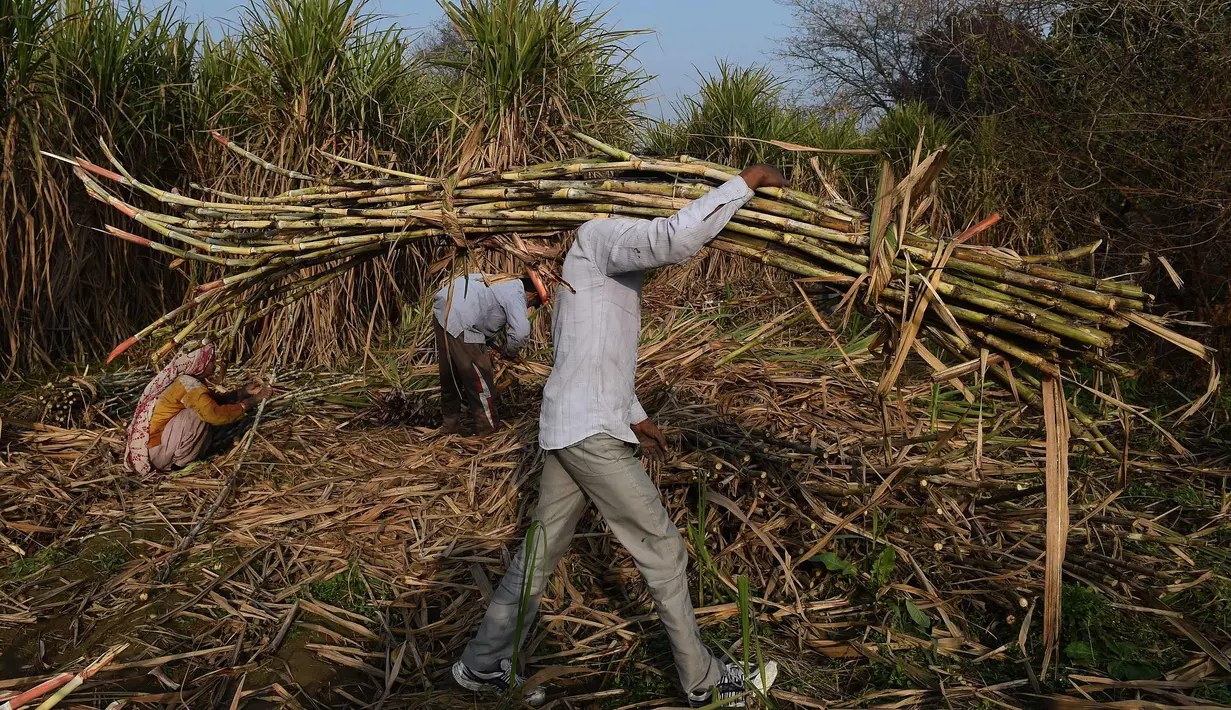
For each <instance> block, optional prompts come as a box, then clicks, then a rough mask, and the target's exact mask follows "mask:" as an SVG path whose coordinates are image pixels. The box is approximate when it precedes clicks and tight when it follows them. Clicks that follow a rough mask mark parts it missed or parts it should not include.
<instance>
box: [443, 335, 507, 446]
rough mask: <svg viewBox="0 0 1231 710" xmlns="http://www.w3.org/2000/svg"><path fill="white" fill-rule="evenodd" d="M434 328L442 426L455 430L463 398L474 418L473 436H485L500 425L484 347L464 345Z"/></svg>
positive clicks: (493, 380) (459, 420)
mask: <svg viewBox="0 0 1231 710" xmlns="http://www.w3.org/2000/svg"><path fill="white" fill-rule="evenodd" d="M433 325H435V326H436V351H437V357H438V359H439V361H440V409H441V413H442V416H443V418H444V425H445V426H449V425H452V426H454V427H456V426H457V425H458V424H459V423H460V422H461V418H462V398H463V397H465V398H466V404H467V405H468V406H469V407H470V414H471V416H473V417H474V430H475V433H476V434H486V433H488V432H490V431H492V430H493V429H495V428H496V427H497V426H498V425H499V424H500V413H499V411H498V410H497V407H496V383H495V374H494V372H493V370H492V358H491V355H490V354H488V352H487V346H486V345H481V344H478V343H467V342H466V341H464V340H462V339H461V338H458V337H456V336H452V335H449V334H448V333H446V332H445V329H444V328H441V327H440V323H434V324H433Z"/></svg>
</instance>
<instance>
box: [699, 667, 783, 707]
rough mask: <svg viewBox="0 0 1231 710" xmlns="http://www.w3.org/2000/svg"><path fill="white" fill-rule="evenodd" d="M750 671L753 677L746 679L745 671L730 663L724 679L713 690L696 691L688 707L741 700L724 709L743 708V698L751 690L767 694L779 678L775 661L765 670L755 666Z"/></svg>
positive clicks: (723, 675)
mask: <svg viewBox="0 0 1231 710" xmlns="http://www.w3.org/2000/svg"><path fill="white" fill-rule="evenodd" d="M750 670H751V671H752V675H750V676H747V677H745V676H744V671H743V669H742V668H740V667H739V665H738V664H735V663H728V664H727V666H726V670H725V671H723V674H722V677H721V678H719V679H718V683H716V684H715V685H714V687H713V688H710V689H708V690H694V691H692V692H691V693H689V694H688V707H690V708H703V707H705V706H706V705H710V704H712V703H720V702H722V701H724V700H730V699H731V698H739V699H738V700H736V701H734V702H730V703H727V704H725V705H723V707H724V708H742V707H744V698H743V697H741V696H743V695H744V694H745V693H746V692H748V691H749V690H757V691H760V692H761V693H766V692H768V691H769V689H770V687H771V686H772V685H773V684H774V681H775V680H777V678H778V664H777V663H774V662H773V661H769V662H767V663H766V664H765V668H764V669H761V668H758V667H756V666H753V667H752V668H751V669H750Z"/></svg>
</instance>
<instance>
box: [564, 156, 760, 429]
mask: <svg viewBox="0 0 1231 710" xmlns="http://www.w3.org/2000/svg"><path fill="white" fill-rule="evenodd" d="M752 195H753V193H752V190H750V189H749V188H748V185H747V183H745V182H744V180H743V178H739V177H736V178H732V179H731V180H728V181H727V182H726V183H724V184H723V185H722V187H720V188H718V189H717V190H713V191H711V192H710V193H709V194H707V195H705V196H703V197H701V198H700V199H697V200H695V201H694V202H692V204H690V205H688V206H687V207H685V208H684V209H682V210H680V211H679V212H677V213H676V214H674V215H672V216H671V217H665V218H658V219H654V220H642V219H627V218H607V219H595V220H591V221H589V222H586V223H585V224H583V225H581V227H580V228H578V230H577V240H576V241H575V242H574V243H573V246H572V248H571V249H569V252H568V255H567V256H566V257H565V259H564V272H563V274H562V276H563V277H564V281H565V282H566V283H568V284H569V285H571V286H572V287H573V288H574V289H575V290H576V293H572V292H570V291H569V290H568V289H567V288H565V287H563V286H561V287H560V288H559V289H558V290H557V291H556V300H555V310H554V313H553V315H552V340H553V344H554V348H555V364H554V365H553V368H552V371H551V376H550V377H548V378H547V384H546V385H545V386H544V388H543V409H542V413H541V414H540V416H539V445H540V446H542V447H543V448H544V449H547V450H548V451H551V450H554V449H563V448H565V447H567V446H571V445H573V444H576V443H577V442H579V441H581V440H582V439H585V438H586V437H589V436H592V435H594V434H600V433H601V434H607V435H609V436H612V437H615V438H616V439H620V440H621V441H626V442H629V443H631V444H635V443H637V437H636V435H635V434H634V433H633V430H632V427H631V426H630V425H632V424H637V423H640V422H642V421H644V420H645V419H646V418H647V417H646V413H645V409H643V408H642V407H641V403H640V402H638V401H637V395H636V392H635V390H634V378H635V375H636V370H637V344H638V340H639V339H640V335H641V285H642V282H643V281H644V280H645V272H646V271H647V270H648V269H653V268H656V267H659V266H666V265H668V264H678V263H680V262H682V261H687V260H688V259H690V258H691V257H693V256H694V255H696V254H697V252H699V251H701V248H702V247H704V246H705V245H706V244H708V243H709V242H710V240H712V239H713V238H714V237H716V236H718V233H719V232H721V231H722V229H723V227H725V226H726V225H727V222H729V221H730V220H731V217H733V216H734V215H735V213H736V212H737V211H738V210H739V209H740V208H741V207H743V206H744V205H745V204H747V202H748V200H750V199H752Z"/></svg>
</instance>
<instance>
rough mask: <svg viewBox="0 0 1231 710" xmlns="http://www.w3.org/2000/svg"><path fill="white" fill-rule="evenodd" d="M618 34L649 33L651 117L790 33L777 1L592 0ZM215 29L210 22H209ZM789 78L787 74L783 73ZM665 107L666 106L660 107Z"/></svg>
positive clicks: (408, 3) (192, 13)
mask: <svg viewBox="0 0 1231 710" xmlns="http://www.w3.org/2000/svg"><path fill="white" fill-rule="evenodd" d="M180 2H181V7H182V8H183V9H184V11H185V15H186V16H187V17H188V18H191V19H196V18H203V19H206V20H213V21H223V20H227V19H231V18H234V17H236V16H237V14H238V13H237V8H238V7H239V6H240V5H241V4H242V3H241V2H240V0H180ZM587 4H589V5H591V6H594V7H598V8H601V9H608V8H610V12H609V13H608V15H607V18H608V19H609V20H611V21H614V23H615V25H616V26H617V27H619V28H621V29H652V30H654V31H655V33H656V34H654V35H646V36H644V37H639V38H636V41H638V48H637V53H636V56H637V58H638V59H639V60H640V61H641V63H642V65H643V66H644V67H645V69H646V71H648V72H649V73H651V74H655V75H657V76H658V79H657V80H656V81H655V83H654V84H653V85H652V86H651V87H650V91H651V92H652V93H653V94H656V95H657V98H656V99H654V100H652V101H651V103H650V105H649V106H647V107H646V110H647V112H649V113H651V114H658V115H662V114H670V113H672V111H671V109H670V107H669V104H670V103H671V102H672V101H674V100H675V99H676V98H677V97H679V96H680V95H685V94H689V93H691V92H693V91H694V90H695V89H696V88H697V69H700V70H702V71H707V72H708V71H712V70H713V69H714V67H715V66H716V63H717V60H718V59H726V60H728V61H731V62H733V63H736V64H740V65H747V64H772V63H774V62H775V58H774V56H773V50H774V48H775V46H776V45H777V42H778V40H780V39H781V38H782V37H784V36H786V35H787V34H788V32H789V28H790V26H791V19H792V18H791V13H790V10H789V8H786V7H784V6H783V5H781V4H780V3H779V2H777V0H742V1H737V0H587ZM369 7H370V8H371V9H373V10H375V11H376V12H378V13H380V14H382V15H386V16H388V17H389V19H390V21H392V22H393V23H396V24H398V25H401V26H403V27H406V28H409V29H412V30H414V29H424V28H427V27H429V26H430V25H431V24H432V23H433V22H435V21H436V20H437V19H439V18H440V16H441V12H440V8H439V7H438V6H437V5H436V3H435V2H434V0H371V2H370V5H369ZM211 24H212V23H211ZM779 73H780V74H785V73H786V72H785V70H782V71H780V72H779ZM660 104H661V105H660Z"/></svg>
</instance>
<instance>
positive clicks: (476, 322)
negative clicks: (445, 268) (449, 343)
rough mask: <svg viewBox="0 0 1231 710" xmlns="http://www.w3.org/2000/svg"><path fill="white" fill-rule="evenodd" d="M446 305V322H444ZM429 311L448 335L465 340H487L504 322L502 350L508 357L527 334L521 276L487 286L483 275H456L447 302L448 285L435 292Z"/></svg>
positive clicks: (497, 331)
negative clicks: (503, 345) (504, 336)
mask: <svg viewBox="0 0 1231 710" xmlns="http://www.w3.org/2000/svg"><path fill="white" fill-rule="evenodd" d="M446 305H448V310H449V322H448V323H445V306H446ZM432 313H433V314H434V315H435V316H436V322H437V323H439V324H440V327H442V328H444V329H445V331H446V332H447V333H448V334H449V335H452V336H454V337H458V336H460V337H461V338H462V342H466V343H487V342H489V341H490V340H491V339H492V338H494V337H496V335H497V334H498V333H499V332H500V331H502V330H504V329H505V326H506V325H507V326H508V334H507V336H506V338H505V347H504V351H505V352H506V353H507V354H509V355H510V356H512V355H516V354H517V351H518V350H520V349H521V346H522V344H523V343H525V342H526V339H527V338H529V337H530V319H529V318H528V317H527V316H526V289H525V287H524V286H523V285H522V282H521V280H520V279H513V280H511V281H504V282H501V283H498V284H496V285H495V286H488V285H487V284H485V283H483V274H470V275H468V276H459V277H457V278H456V279H454V280H453V300H452V302H450V301H449V284H445V285H444V286H442V287H441V289H440V290H439V291H437V292H436V296H435V298H434V299H433V302H432Z"/></svg>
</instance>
